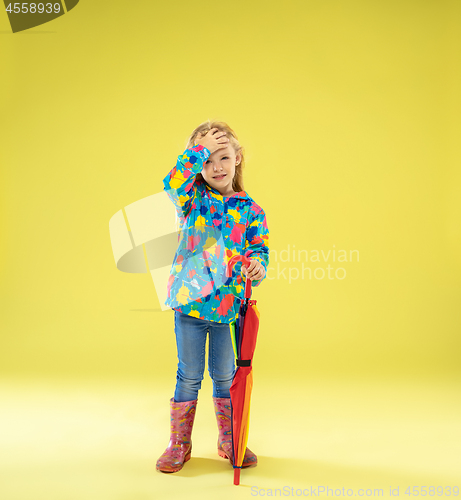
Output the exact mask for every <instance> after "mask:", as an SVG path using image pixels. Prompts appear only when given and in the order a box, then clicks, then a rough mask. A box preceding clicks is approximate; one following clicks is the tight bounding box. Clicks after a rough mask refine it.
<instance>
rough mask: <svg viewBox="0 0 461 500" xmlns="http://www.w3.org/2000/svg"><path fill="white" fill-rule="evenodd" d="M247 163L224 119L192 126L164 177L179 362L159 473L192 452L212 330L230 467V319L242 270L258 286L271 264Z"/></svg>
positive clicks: (217, 402)
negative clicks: (169, 204) (173, 220)
mask: <svg viewBox="0 0 461 500" xmlns="http://www.w3.org/2000/svg"><path fill="white" fill-rule="evenodd" d="M243 166H244V151H243V148H242V146H241V145H240V144H239V142H238V140H237V136H236V135H235V133H234V132H233V130H232V129H231V128H230V127H229V126H228V125H227V124H226V123H224V122H216V121H214V122H210V121H208V122H205V123H202V124H201V125H199V126H198V127H197V128H196V129H195V130H194V131H193V133H192V134H191V136H190V138H189V140H188V143H187V147H186V150H185V151H184V153H183V154H181V155H179V156H178V161H177V163H176V166H175V167H174V168H173V169H172V170H171V171H170V173H169V174H168V175H167V176H166V177H165V179H164V180H163V184H164V189H165V191H166V193H167V194H168V196H169V198H170V199H171V200H172V201H173V203H174V205H175V208H176V212H177V214H178V217H179V220H180V223H181V231H180V234H179V245H178V249H177V251H176V255H175V258H174V262H173V265H172V267H171V272H170V278H169V280H168V285H167V290H168V294H167V297H168V298H167V300H166V301H165V304H166V305H168V306H169V307H171V308H172V309H173V310H174V321H175V323H174V325H175V335H176V345H177V349H178V361H179V362H178V369H177V375H176V389H175V393H174V398H172V399H171V400H170V420H171V434H170V442H169V444H168V447H167V449H166V450H165V452H164V453H163V454H162V456H161V457H160V458H159V459H158V461H157V470H159V471H162V472H176V471H179V470H181V469H182V467H183V465H184V463H185V462H187V461H188V460H189V459H190V457H191V449H192V443H191V433H192V426H193V423H194V417H195V409H196V406H197V398H198V391H199V389H200V387H201V383H202V380H203V373H204V369H205V343H206V337H207V333H208V334H209V335H210V337H209V353H208V371H209V373H210V377H211V378H212V380H213V401H214V408H215V413H216V419H217V422H218V429H219V436H218V454H219V456H221V457H224V458H228V459H229V461H230V463H231V464H233V456H232V435H231V422H230V393H229V389H230V386H231V384H232V379H233V376H234V373H235V365H234V352H233V349H232V343H231V336H230V328H229V323H231V322H232V321H234V320H235V318H236V315H237V313H238V310H239V307H240V302H241V300H243V298H244V296H243V292H244V287H245V282H244V281H243V279H242V276H241V272H240V271H243V273H244V275H245V279H250V280H252V282H253V286H259V284H260V283H261V282H262V280H263V279H264V278H265V276H266V270H267V266H268V264H269V247H268V244H269V229H268V227H267V222H266V217H265V213H264V210H262V208H261V207H260V206H259V205H257V204H256V203H255V201H254V200H253V199H252V198H251V197H250V196H249V195H248V193H247V192H246V191H244V189H243V178H242V170H243ZM248 250H251V252H252V253H251V255H250V256H249V257H250V264H249V266H248V269H247V268H246V267H245V266H244V265H241V263H240V262H238V263H237V264H236V265H235V266H234V270H233V274H232V277H230V278H228V277H227V276H226V266H227V262H228V261H229V259H230V258H232V257H233V256H234V255H244V254H245V252H246V251H248ZM239 267H240V268H241V269H240V270H239V269H238V268H239ZM256 463H257V457H256V455H255V454H254V453H253V452H251V451H250V450H249V449H248V448H247V449H246V453H245V458H244V461H243V467H249V466H252V465H253V466H254V465H256Z"/></svg>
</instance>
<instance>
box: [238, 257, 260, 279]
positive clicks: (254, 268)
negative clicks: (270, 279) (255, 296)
mask: <svg viewBox="0 0 461 500" xmlns="http://www.w3.org/2000/svg"><path fill="white" fill-rule="evenodd" d="M242 271H243V273H244V274H245V276H246V277H247V278H249V279H250V280H251V281H253V280H260V279H263V278H264V276H265V275H266V270H265V269H264V266H263V265H262V264H261V262H259V260H254V259H250V264H249V266H248V269H247V268H246V267H245V265H244V264H242Z"/></svg>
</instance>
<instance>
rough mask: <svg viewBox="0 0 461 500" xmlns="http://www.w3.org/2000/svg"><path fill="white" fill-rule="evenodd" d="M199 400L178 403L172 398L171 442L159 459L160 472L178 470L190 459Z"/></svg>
mask: <svg viewBox="0 0 461 500" xmlns="http://www.w3.org/2000/svg"><path fill="white" fill-rule="evenodd" d="M196 407H197V400H196V399H195V400H194V401H185V402H183V403H176V402H175V401H174V398H171V399H170V421H171V431H170V442H169V444H168V447H167V449H166V450H165V451H164V453H163V455H162V456H161V457H160V458H159V459H158V460H157V470H158V471H160V472H178V471H179V470H181V469H182V468H183V465H184V464H185V463H186V462H187V461H188V460H189V459H190V456H191V450H192V442H191V434H192V426H193V425H194V418H195V409H196Z"/></svg>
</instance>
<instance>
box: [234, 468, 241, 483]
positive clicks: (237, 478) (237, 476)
mask: <svg viewBox="0 0 461 500" xmlns="http://www.w3.org/2000/svg"><path fill="white" fill-rule="evenodd" d="M234 484H235V485H236V486H238V485H239V484H240V468H239V467H237V468H236V469H234Z"/></svg>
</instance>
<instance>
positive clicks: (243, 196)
mask: <svg viewBox="0 0 461 500" xmlns="http://www.w3.org/2000/svg"><path fill="white" fill-rule="evenodd" d="M204 184H205V188H206V189H207V191H210V193H211V194H212V195H213V196H214V197H215V198H218V199H229V198H240V199H242V200H249V199H250V197H249V196H248V194H247V192H246V191H239V192H238V193H235V194H233V195H232V196H223V195H222V194H221V193H220V192H219V191H218V190H217V189H215V188H212V187H211V186H209V185H208V183H206V182H204Z"/></svg>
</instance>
